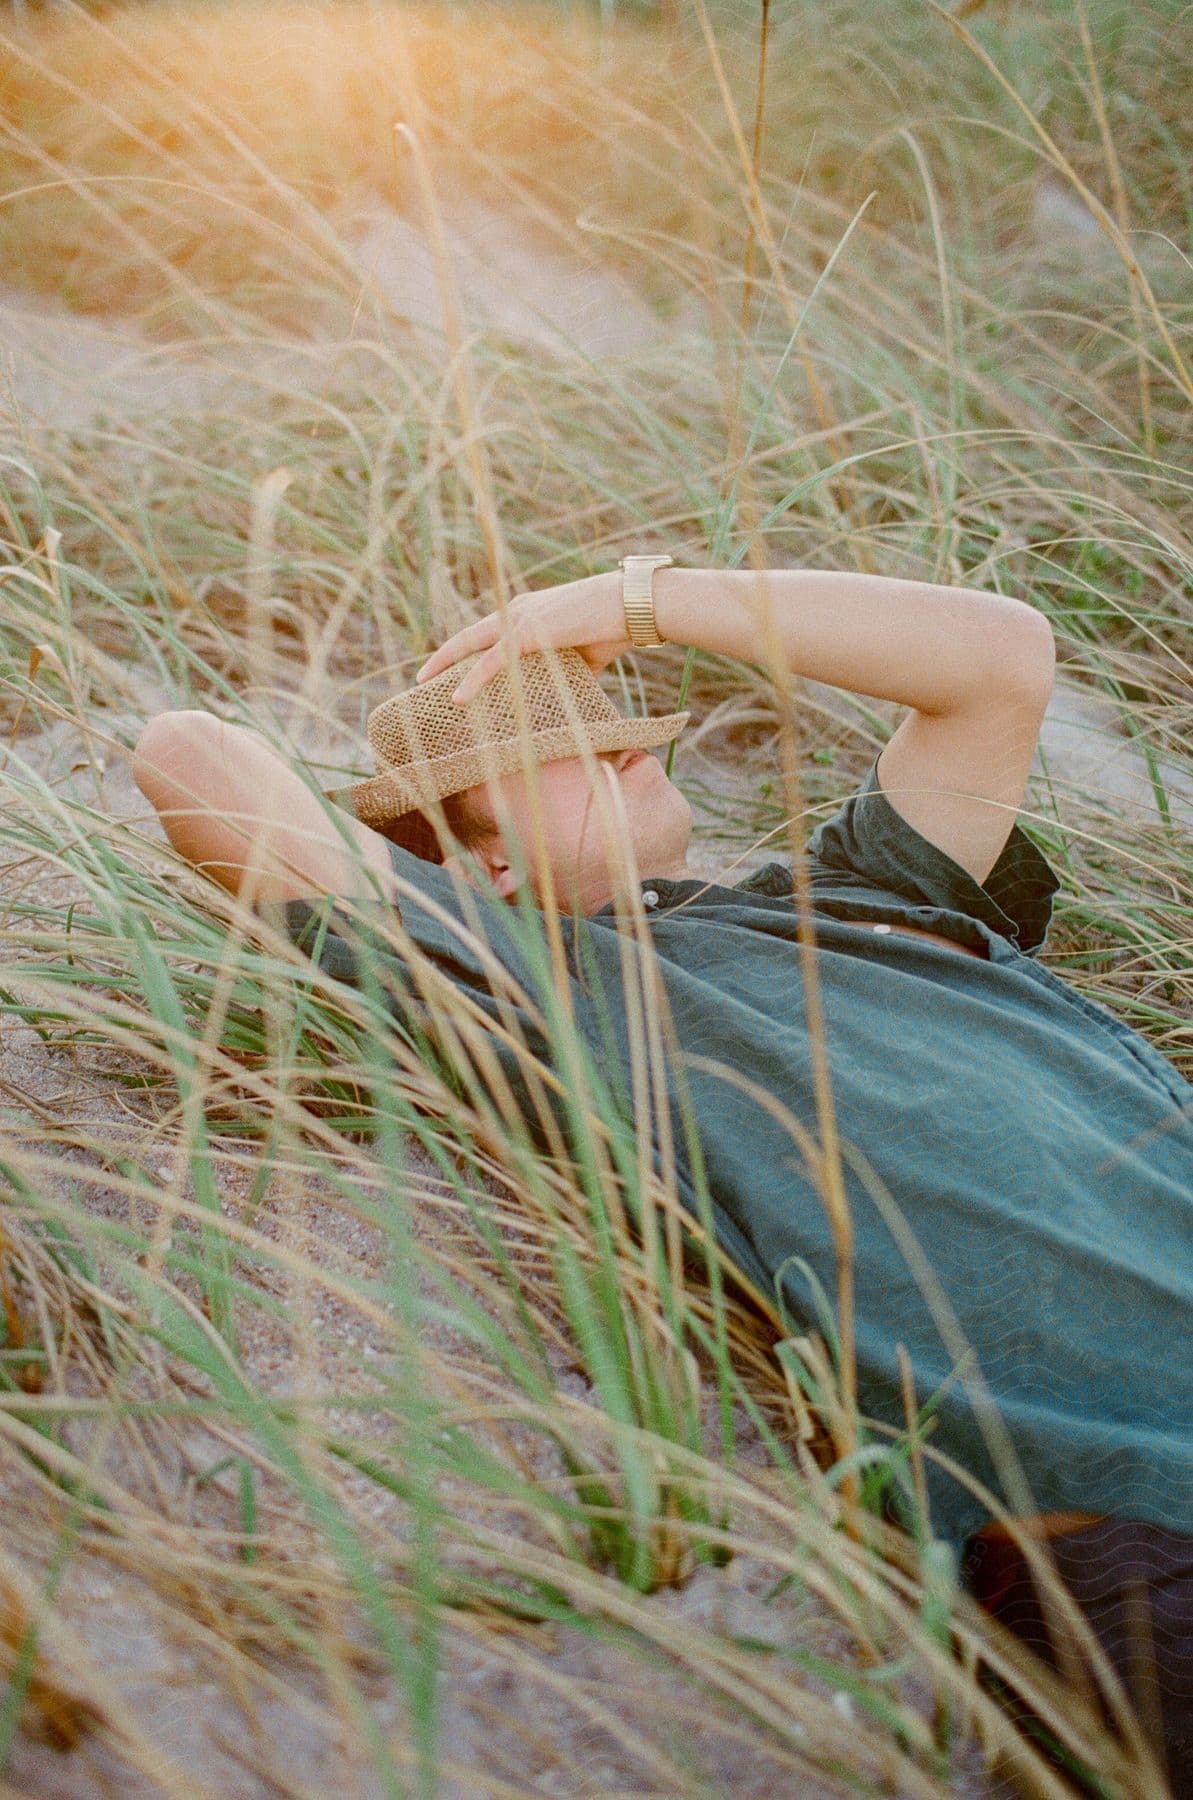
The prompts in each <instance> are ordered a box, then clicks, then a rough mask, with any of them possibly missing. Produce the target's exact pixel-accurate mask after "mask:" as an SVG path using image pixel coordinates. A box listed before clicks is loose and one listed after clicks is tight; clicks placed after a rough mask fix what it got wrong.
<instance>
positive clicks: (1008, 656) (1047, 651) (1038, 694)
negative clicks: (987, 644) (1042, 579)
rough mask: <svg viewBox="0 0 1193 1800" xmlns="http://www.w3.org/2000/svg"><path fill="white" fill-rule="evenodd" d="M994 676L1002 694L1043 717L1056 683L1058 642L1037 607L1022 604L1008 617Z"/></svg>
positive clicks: (1002, 634)
mask: <svg viewBox="0 0 1193 1800" xmlns="http://www.w3.org/2000/svg"><path fill="white" fill-rule="evenodd" d="M994 675H995V681H996V684H997V687H998V689H999V691H1000V693H1002V694H1003V695H1005V696H1007V697H1010V696H1012V695H1013V696H1014V697H1015V699H1017V700H1018V701H1019V702H1020V703H1021V704H1024V705H1027V704H1030V705H1031V706H1032V707H1034V708H1035V709H1036V710H1037V711H1038V712H1039V714H1040V716H1041V718H1042V717H1043V715H1044V713H1045V712H1046V710H1047V707H1048V702H1049V700H1050V699H1051V698H1052V690H1053V687H1054V685H1055V682H1056V638H1055V637H1054V635H1053V631H1052V626H1051V625H1050V624H1049V622H1048V619H1047V617H1046V615H1045V614H1044V613H1042V612H1040V611H1039V610H1038V609H1037V608H1036V607H1034V606H1028V605H1026V604H1020V605H1017V606H1016V607H1015V608H1014V610H1013V612H1011V613H1009V614H1007V615H1006V616H1005V619H1004V624H1003V630H1002V632H1001V634H1000V640H999V645H998V650H997V653H996V659H995V669H994Z"/></svg>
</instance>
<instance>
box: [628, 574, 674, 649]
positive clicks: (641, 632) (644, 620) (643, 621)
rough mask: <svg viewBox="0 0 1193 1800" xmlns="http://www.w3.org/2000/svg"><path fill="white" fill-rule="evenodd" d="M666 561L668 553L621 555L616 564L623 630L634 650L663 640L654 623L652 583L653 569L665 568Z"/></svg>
mask: <svg viewBox="0 0 1193 1800" xmlns="http://www.w3.org/2000/svg"><path fill="white" fill-rule="evenodd" d="M670 563H671V558H670V557H669V556H623V557H622V559H621V562H620V564H619V565H618V566H619V567H620V569H621V603H622V605H623V606H624V608H625V622H626V630H627V631H628V632H629V634H630V642H631V644H633V645H634V646H635V648H636V649H638V650H653V649H654V648H655V646H656V645H658V644H661V643H662V642H663V641H664V640H663V639H662V638H661V637H660V636H659V631H658V626H657V625H656V624H655V617H654V593H653V591H652V583H653V581H654V572H655V570H656V569H665V568H667V567H668V566H669V565H670Z"/></svg>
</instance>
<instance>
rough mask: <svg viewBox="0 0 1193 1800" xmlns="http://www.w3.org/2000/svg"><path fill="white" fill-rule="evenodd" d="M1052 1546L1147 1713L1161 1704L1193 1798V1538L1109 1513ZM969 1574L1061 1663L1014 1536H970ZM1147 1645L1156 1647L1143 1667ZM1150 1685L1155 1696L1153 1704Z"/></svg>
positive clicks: (1179, 1775) (995, 1608) (1183, 1794)
mask: <svg viewBox="0 0 1193 1800" xmlns="http://www.w3.org/2000/svg"><path fill="white" fill-rule="evenodd" d="M1048 1547H1049V1550H1050V1551H1051V1553H1052V1556H1053V1558H1054V1560H1055V1563H1056V1570H1057V1574H1058V1575H1059V1576H1060V1578H1061V1580H1062V1581H1063V1582H1064V1584H1065V1587H1066V1588H1067V1589H1068V1591H1069V1593H1070V1594H1071V1595H1072V1596H1073V1599H1074V1600H1075V1601H1076V1602H1077V1604H1078V1606H1080V1608H1081V1610H1082V1612H1083V1613H1084V1614H1085V1616H1086V1618H1087V1619H1088V1620H1089V1623H1090V1625H1091V1627H1092V1628H1093V1631H1094V1633H1095V1634H1096V1636H1097V1638H1098V1641H1099V1643H1100V1644H1101V1646H1102V1648H1103V1650H1104V1651H1105V1652H1106V1655H1107V1657H1108V1659H1109V1661H1110V1662H1111V1663H1112V1665H1113V1666H1114V1669H1115V1671H1116V1673H1117V1674H1118V1675H1119V1677H1120V1678H1121V1680H1122V1682H1123V1685H1124V1687H1125V1688H1126V1691H1127V1693H1128V1694H1129V1695H1130V1696H1131V1698H1132V1700H1133V1701H1134V1702H1135V1704H1136V1705H1137V1707H1138V1709H1139V1712H1140V1715H1141V1717H1142V1718H1144V1719H1146V1718H1147V1717H1148V1716H1149V1710H1150V1712H1151V1713H1152V1715H1153V1716H1154V1714H1155V1712H1156V1710H1157V1707H1158V1711H1159V1718H1160V1724H1161V1728H1162V1732H1163V1739H1164V1753H1165V1755H1166V1757H1167V1762H1168V1778H1169V1782H1170V1783H1171V1786H1172V1792H1173V1794H1174V1796H1175V1797H1176V1800H1193V1538H1190V1537H1185V1536H1182V1535H1180V1534H1179V1533H1177V1532H1175V1531H1168V1530H1166V1529H1165V1528H1164V1527H1163V1526H1160V1525H1145V1524H1141V1523H1139V1522H1138V1521H1136V1520H1132V1519H1100V1520H1099V1521H1098V1522H1097V1523H1096V1524H1093V1525H1083V1526H1081V1527H1080V1528H1079V1529H1077V1530H1071V1531H1061V1532H1059V1533H1056V1534H1053V1533H1051V1532H1050V1533H1049V1534H1048ZM964 1571H965V1576H966V1581H967V1584H968V1586H969V1589H970V1592H971V1593H972V1594H973V1595H974V1598H975V1599H976V1600H978V1602H979V1603H980V1604H981V1605H982V1606H983V1607H984V1608H985V1610H986V1611H987V1612H989V1613H991V1614H993V1616H994V1617H995V1618H997V1619H998V1620H1000V1622H1001V1623H1002V1624H1003V1625H1005V1626H1006V1628H1007V1629H1008V1630H1009V1631H1013V1632H1014V1633H1015V1635H1016V1637H1018V1638H1020V1639H1022V1640H1023V1642H1024V1643H1026V1644H1028V1645H1029V1646H1030V1647H1031V1648H1032V1649H1033V1650H1034V1651H1035V1652H1036V1653H1037V1655H1038V1656H1040V1657H1041V1659H1042V1660H1043V1661H1045V1662H1048V1663H1050V1664H1052V1665H1053V1666H1054V1667H1055V1661H1056V1659H1055V1657H1054V1655H1053V1653H1052V1649H1051V1646H1050V1644H1049V1640H1048V1633H1047V1630H1046V1629H1045V1625H1044V1616H1043V1612H1042V1609H1041V1607H1040V1603H1039V1600H1038V1599H1037V1597H1036V1592H1035V1585H1034V1583H1033V1581H1032V1579H1031V1576H1030V1574H1029V1573H1028V1569H1027V1565H1026V1563H1025V1562H1024V1559H1023V1557H1022V1556H1021V1555H1020V1553H1019V1551H1018V1549H1017V1548H1016V1546H1015V1545H1014V1544H1013V1543H1012V1542H1011V1541H1010V1539H1008V1538H1003V1537H999V1536H987V1535H986V1534H985V1533H978V1534H977V1536H976V1537H972V1538H970V1540H969V1543H968V1544H967V1546H966V1556H965V1563H964ZM1141 1623H1142V1625H1143V1626H1144V1630H1142V1631H1141V1629H1140V1627H1141ZM1149 1640H1150V1642H1149ZM1141 1650H1145V1651H1147V1652H1150V1660H1149V1667H1148V1668H1147V1669H1145V1670H1143V1671H1141V1670H1140V1667H1139V1659H1140V1653H1141ZM1141 1675H1142V1681H1141ZM1143 1683H1150V1686H1151V1692H1152V1695H1153V1696H1154V1704H1153V1705H1152V1706H1151V1707H1150V1709H1149V1707H1148V1705H1147V1700H1146V1694H1147V1689H1146V1687H1144V1686H1143ZM1141 1696H1142V1698H1141Z"/></svg>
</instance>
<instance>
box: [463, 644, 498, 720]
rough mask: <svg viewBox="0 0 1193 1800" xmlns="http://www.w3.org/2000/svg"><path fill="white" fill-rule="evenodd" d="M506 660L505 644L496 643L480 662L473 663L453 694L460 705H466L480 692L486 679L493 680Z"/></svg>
mask: <svg viewBox="0 0 1193 1800" xmlns="http://www.w3.org/2000/svg"><path fill="white" fill-rule="evenodd" d="M504 661H505V645H504V644H494V646H493V648H492V649H491V650H486V651H485V654H484V655H483V656H482V657H481V658H480V660H479V662H475V663H473V665H472V667H471V668H470V669H469V671H468V673H467V675H465V677H464V679H463V681H462V682H461V683H460V685H459V687H458V688H457V689H456V690H455V692H454V693H453V695H452V699H453V700H454V701H455V702H456V704H457V705H458V706H466V705H467V704H468V702H469V700H471V699H472V697H473V695H474V694H476V693H479V691H480V689H481V688H482V687H483V686H484V685H485V683H486V681H491V680H492V678H493V676H494V675H496V673H497V671H498V669H500V667H501V665H502V663H503V662H504Z"/></svg>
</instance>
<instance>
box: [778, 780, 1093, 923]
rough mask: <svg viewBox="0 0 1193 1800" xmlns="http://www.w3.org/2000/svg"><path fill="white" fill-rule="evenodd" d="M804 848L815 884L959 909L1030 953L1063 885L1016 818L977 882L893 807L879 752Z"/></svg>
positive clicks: (1050, 914)
mask: <svg viewBox="0 0 1193 1800" xmlns="http://www.w3.org/2000/svg"><path fill="white" fill-rule="evenodd" d="M807 849H808V856H809V859H810V862H811V869H812V877H813V882H814V883H816V882H817V880H818V879H820V880H822V881H827V882H831V883H832V884H833V885H834V886H836V887H838V888H839V887H841V886H842V884H845V885H852V884H854V883H856V884H857V885H859V886H862V887H866V888H878V889H881V890H882V891H883V892H884V893H888V894H896V895H898V896H899V897H900V898H902V899H905V900H907V901H908V902H910V903H911V904H913V905H915V906H927V907H933V908H939V909H940V910H941V911H942V912H948V913H961V914H963V915H964V916H965V917H967V918H970V919H975V920H977V921H978V922H979V923H980V924H983V925H986V926H988V927H989V929H990V930H992V931H995V932H998V933H999V935H1000V936H1002V937H1004V938H1006V939H1008V940H1009V942H1011V943H1012V944H1014V945H1016V946H1017V948H1018V949H1020V950H1023V951H1026V952H1028V953H1031V952H1033V951H1036V950H1038V949H1039V948H1040V946H1041V945H1042V944H1043V942H1044V939H1045V937H1046V935H1047V931H1048V925H1049V922H1050V920H1051V917H1052V900H1053V895H1054V894H1055V893H1056V891H1057V889H1058V887H1059V886H1060V879H1059V877H1058V876H1057V874H1056V872H1055V871H1054V870H1053V868H1052V867H1051V865H1050V864H1049V862H1048V861H1047V859H1046V858H1045V856H1044V854H1043V852H1042V851H1041V850H1040V849H1039V848H1038V846H1037V845H1036V844H1034V843H1033V842H1032V840H1031V839H1030V838H1029V837H1028V836H1027V833H1026V832H1025V831H1023V829H1022V828H1021V827H1020V826H1019V824H1018V823H1016V824H1015V825H1013V826H1012V828H1011V833H1010V836H1009V837H1008V839H1007V842H1006V844H1005V845H1004V846H1003V849H1002V851H1001V853H1000V855H999V857H998V860H997V862H996V863H995V864H994V867H993V868H992V869H991V871H990V873H989V875H988V876H987V877H986V879H985V881H984V882H978V881H976V880H975V879H974V877H973V876H972V875H971V874H970V873H969V872H968V870H966V869H963V868H962V867H961V865H960V864H959V863H956V862H954V861H953V859H952V857H951V856H949V855H947V854H946V852H945V851H943V850H941V849H940V848H939V846H938V845H936V844H932V843H930V842H929V841H928V839H927V838H925V837H921V835H920V833H919V832H918V831H917V830H916V829H915V827H914V826H913V825H909V824H908V822H907V820H906V819H904V818H903V817H902V816H901V814H899V813H897V812H896V811H895V809H894V807H893V806H892V805H891V803H890V800H889V799H888V798H887V796H886V795H885V794H884V793H883V791H882V787H881V786H880V784H879V780H878V757H877V756H876V757H875V758H874V761H873V762H872V763H871V764H870V768H869V770H868V772H867V774H866V776H865V779H864V780H863V781H862V783H861V785H860V786H859V787H858V788H857V790H856V792H854V793H852V794H851V795H850V796H849V798H848V799H847V800H846V801H844V802H843V804H842V805H841V806H840V807H839V808H838V810H837V811H836V812H835V813H833V814H832V815H831V816H830V817H829V818H827V819H825V820H823V821H822V823H821V824H820V825H818V826H817V827H816V829H815V830H814V831H813V832H812V834H811V835H810V837H809V838H808V844H807Z"/></svg>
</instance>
